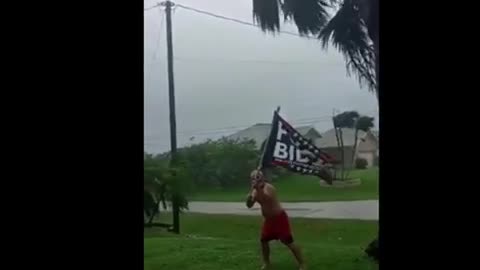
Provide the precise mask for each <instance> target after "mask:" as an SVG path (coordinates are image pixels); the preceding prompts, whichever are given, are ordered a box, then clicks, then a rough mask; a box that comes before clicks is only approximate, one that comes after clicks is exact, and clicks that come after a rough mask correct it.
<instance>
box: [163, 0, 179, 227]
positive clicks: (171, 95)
mask: <svg viewBox="0 0 480 270" xmlns="http://www.w3.org/2000/svg"><path fill="white" fill-rule="evenodd" d="M160 5H162V6H165V15H166V21H167V61H168V101H169V102H168V104H169V109H170V155H171V160H170V166H171V167H172V166H174V165H176V164H177V123H176V116H175V84H174V79H173V44H172V7H173V6H174V5H175V4H174V3H173V2H171V1H169V0H167V1H164V2H162V3H160ZM172 210H173V232H175V233H177V234H178V233H180V208H179V205H178V194H177V191H174V194H172Z"/></svg>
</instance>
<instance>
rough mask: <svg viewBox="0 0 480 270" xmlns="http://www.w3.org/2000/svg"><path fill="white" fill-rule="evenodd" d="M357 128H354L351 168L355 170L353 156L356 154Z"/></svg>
mask: <svg viewBox="0 0 480 270" xmlns="http://www.w3.org/2000/svg"><path fill="white" fill-rule="evenodd" d="M357 141H358V128H355V141H354V142H353V150H352V168H355V154H356V152H357Z"/></svg>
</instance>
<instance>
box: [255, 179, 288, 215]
mask: <svg viewBox="0 0 480 270" xmlns="http://www.w3.org/2000/svg"><path fill="white" fill-rule="evenodd" d="M252 195H253V197H254V198H255V201H256V202H258V203H259V204H260V206H261V208H262V215H263V216H264V217H265V218H270V217H274V216H277V215H279V214H280V213H281V212H282V211H283V208H282V206H281V204H280V202H279V201H278V198H277V193H276V191H275V187H274V186H273V185H271V184H269V183H265V185H264V186H263V192H257V191H256V190H254V191H253V194H252Z"/></svg>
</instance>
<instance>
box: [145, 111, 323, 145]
mask: <svg viewBox="0 0 480 270" xmlns="http://www.w3.org/2000/svg"><path fill="white" fill-rule="evenodd" d="M326 121H331V117H330V116H322V117H316V118H313V117H311V118H303V119H297V120H292V121H291V123H292V124H293V125H295V126H297V127H298V126H300V125H313V124H315V123H319V122H326ZM253 125H254V124H249V125H239V126H230V127H223V128H216V129H209V130H190V131H181V132H177V134H182V135H191V136H201V135H217V134H226V133H230V132H237V131H240V130H242V129H245V128H248V127H251V126H253ZM157 136H158V135H150V136H147V137H157ZM158 139H160V138H158Z"/></svg>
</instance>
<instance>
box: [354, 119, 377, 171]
mask: <svg viewBox="0 0 480 270" xmlns="http://www.w3.org/2000/svg"><path fill="white" fill-rule="evenodd" d="M374 120H375V118H373V117H370V116H360V117H359V118H358V119H357V120H356V122H355V139H354V142H353V150H352V157H353V158H352V167H353V166H354V164H355V153H356V152H357V145H358V132H359V131H363V132H368V131H370V129H371V128H373V127H374Z"/></svg>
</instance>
